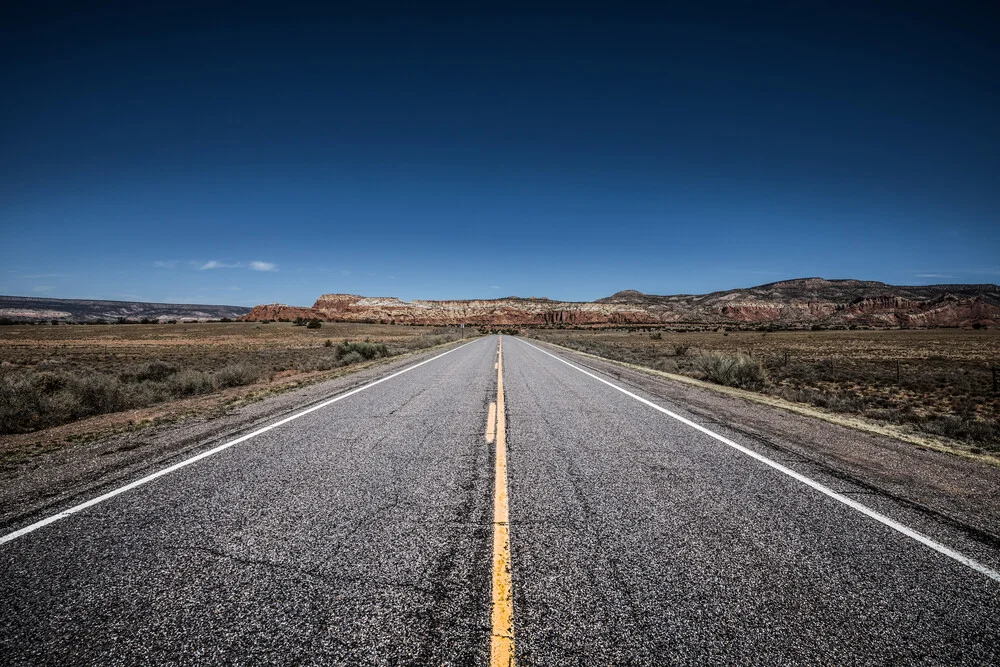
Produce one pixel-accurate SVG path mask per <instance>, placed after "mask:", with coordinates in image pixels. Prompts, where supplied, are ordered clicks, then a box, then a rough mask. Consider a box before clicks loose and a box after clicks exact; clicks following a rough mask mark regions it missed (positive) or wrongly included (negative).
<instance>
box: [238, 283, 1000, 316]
mask: <svg viewBox="0 0 1000 667" xmlns="http://www.w3.org/2000/svg"><path fill="white" fill-rule="evenodd" d="M298 317H304V318H319V319H322V320H329V321H338V322H383V323H395V324H430V325H454V324H469V325H486V326H547V325H550V326H551V325H570V326H615V325H629V324H632V325H657V324H659V325H671V324H676V325H685V326H709V325H711V326H721V325H758V324H764V325H766V324H774V325H777V326H784V327H808V326H811V325H814V324H819V325H821V326H850V325H858V326H866V327H885V328H888V327H898V326H912V327H928V326H930V327H941V326H973V325H975V324H980V325H987V326H998V325H1000V287H998V286H996V285H930V286H920V287H897V286H893V285H887V284H885V283H879V282H870V281H859V280H824V279H822V278H805V279H802V280H789V281H783V282H779V283H771V284H768V285H761V286H759V287H752V288H749V289H736V290H729V291H725V292H713V293H711V294H702V295H676V296H656V295H651V294H643V293H641V292H636V291H634V290H628V291H624V292H618V293H617V294H614V295H612V296H610V297H607V298H604V299H599V300H597V301H594V302H571V301H552V300H550V299H537V298H531V299H522V298H518V297H507V298H504V299H482V300H466V301H420V300H417V301H402V300H400V299H396V298H394V297H364V296H359V295H356V294H324V295H323V296H321V297H320V298H319V299H317V301H316V303H315V304H313V306H312V307H311V308H305V307H297V306H285V305H282V304H270V305H262V306H257V307H255V308H253V309H252V310H251V311H250V313H249V314H248V315H246V316H245V317H244V318H243V319H246V320H274V319H295V318H298Z"/></svg>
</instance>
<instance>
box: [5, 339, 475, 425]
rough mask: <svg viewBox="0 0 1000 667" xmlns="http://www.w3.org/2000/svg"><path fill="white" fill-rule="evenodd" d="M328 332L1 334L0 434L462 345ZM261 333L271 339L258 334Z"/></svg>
mask: <svg viewBox="0 0 1000 667" xmlns="http://www.w3.org/2000/svg"><path fill="white" fill-rule="evenodd" d="M331 328H332V329H335V332H336V333H337V334H341V335H345V338H344V339H343V340H342V341H341V342H340V343H336V344H335V343H333V342H332V340H331V339H329V338H325V339H324V337H323V336H322V335H319V336H318V335H316V332H315V330H313V331H307V330H306V329H305V328H295V329H293V327H292V326H291V325H290V324H289V325H286V324H270V325H268V326H266V327H263V328H262V327H261V325H260V324H256V323H242V322H237V323H202V324H196V325H189V326H187V327H183V328H181V327H174V326H169V325H153V326H149V327H146V326H137V325H128V326H126V325H108V326H104V327H100V330H99V332H95V331H94V329H96V328H95V327H87V326H74V327H52V328H48V327H41V326H23V327H17V326H15V327H4V329H5V330H9V331H10V334H8V331H4V332H3V333H4V334H5V335H4V336H3V337H2V338H0V435H4V434H16V433H28V432H32V431H37V430H40V429H45V428H49V427H52V426H58V425H61V424H66V423H69V422H73V421H76V420H79V419H84V418H87V417H91V416H95V415H101V414H109V413H114V412H120V411H124V410H133V409H137V408H145V407H149V406H153V405H156V404H159V403H165V402H169V401H173V400H178V399H182V398H189V397H194V396H201V395H208V394H213V393H216V392H219V391H221V390H223V389H226V388H229V387H243V386H249V385H254V384H258V383H263V382H268V381H270V380H272V379H274V378H275V377H276V376H278V375H279V374H280V375H281V376H282V377H284V376H291V375H295V374H299V373H308V372H314V371H329V370H332V369H336V368H342V367H346V366H351V365H353V364H358V363H361V362H364V361H370V360H373V359H380V358H386V357H392V356H396V355H398V354H402V353H405V352H409V351H415V350H420V349H425V348H429V347H434V346H436V345H440V344H443V343H446V342H450V341H454V340H458V339H459V338H461V337H462V336H461V335H460V332H457V331H456V330H454V329H442V328H430V327H403V326H399V327H392V326H390V325H381V326H377V325H337V324H328V325H327V330H326V331H325V332H324V333H326V334H327V335H329V334H330V333H331V332H330V331H329V329H331ZM136 329H144V330H146V331H145V334H146V335H145V336H144V335H143V332H137V331H135V330H136ZM262 329H263V330H264V331H266V334H263V335H258V334H260V332H261V330H262ZM16 330H20V331H16ZM56 331H58V337H54V336H53V334H54V333H55V332H56ZM289 331H293V332H294V333H293V334H292V335H287V334H288V332H289ZM299 332H301V335H299ZM74 334H75V335H74ZM95 334H96V335H95ZM347 336H350V338H355V337H360V338H362V340H360V341H359V340H351V339H350V338H348V337H347Z"/></svg>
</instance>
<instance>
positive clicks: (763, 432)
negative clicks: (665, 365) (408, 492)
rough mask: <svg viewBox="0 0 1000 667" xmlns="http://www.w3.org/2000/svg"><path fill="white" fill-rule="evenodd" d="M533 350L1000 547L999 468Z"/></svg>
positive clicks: (743, 399)
mask: <svg viewBox="0 0 1000 667" xmlns="http://www.w3.org/2000/svg"><path fill="white" fill-rule="evenodd" d="M532 344H536V345H539V347H543V348H545V349H548V350H549V351H551V352H553V353H556V354H559V355H560V356H562V357H563V358H565V359H567V360H569V361H571V362H573V363H575V364H577V365H579V366H581V367H584V368H588V369H590V370H591V371H595V372H598V373H601V374H604V375H606V376H608V377H609V378H614V379H615V380H616V381H617V382H618V383H620V384H623V385H626V386H628V387H629V388H631V389H638V390H639V391H641V392H644V393H645V394H647V395H649V396H650V397H651V398H658V399H660V400H663V401H666V402H667V403H669V404H674V405H677V406H682V409H683V410H684V411H685V412H687V413H689V414H690V415H691V416H692V418H693V419H695V420H696V421H698V422H699V423H702V424H706V425H708V424H722V425H725V426H726V427H727V428H729V429H731V430H734V431H736V432H738V433H739V434H741V435H742V436H744V437H746V438H749V439H751V440H752V441H753V442H755V443H756V444H757V445H759V446H761V447H762V448H764V449H766V450H770V451H772V452H775V453H776V454H777V455H780V456H797V457H802V458H803V459H806V460H808V461H810V462H811V463H813V464H815V465H819V466H821V467H822V468H824V469H826V470H827V471H828V472H829V473H830V474H832V475H834V476H837V477H840V478H843V479H847V480H850V481H852V482H854V483H856V484H859V485H861V486H863V487H867V488H869V489H871V490H872V491H873V492H878V493H880V494H882V495H885V496H887V497H890V498H892V499H894V500H897V501H902V502H904V503H906V504H909V505H912V506H914V507H916V508H919V509H921V510H923V511H926V512H930V513H933V514H935V515H937V516H939V517H940V518H941V519H943V520H946V521H947V522H949V523H953V524H956V527H959V528H964V529H965V530H966V531H967V532H969V533H971V534H972V536H973V537H975V538H976V539H979V540H985V541H988V542H991V543H993V544H1000V534H998V532H997V526H1000V495H998V494H997V489H998V488H1000V468H998V467H997V466H995V465H991V464H990V463H988V462H985V461H982V460H977V459H975V458H968V457H960V456H955V455H953V454H952V453H949V452H945V451H938V450H935V449H931V448H929V447H923V446H918V445H915V444H914V443H912V442H906V441H903V440H900V439H898V438H895V437H891V436H889V435H887V434H881V433H877V432H872V431H871V430H864V431H863V430H859V429H856V428H852V427H851V426H850V425H848V424H843V423H833V422H831V421H825V420H822V419H820V418H818V417H817V416H816V415H811V414H807V413H805V412H803V411H795V410H788V409H786V408H785V407H784V406H779V405H777V404H773V402H772V401H762V400H756V399H757V398H758V397H757V396H756V395H754V396H747V395H744V394H749V393H750V392H739V391H738V390H730V389H729V388H722V389H723V390H719V389H720V388H717V387H715V386H706V385H707V383H702V382H698V381H691V382H688V381H686V380H688V379H689V378H684V379H683V380H680V379H678V378H675V377H670V376H667V375H666V374H664V373H660V372H658V371H654V370H652V369H646V368H642V367H638V366H633V365H631V364H624V363H621V362H616V361H612V360H609V359H604V358H602V357H596V356H594V355H590V354H586V353H581V352H577V351H575V350H570V349H567V348H564V347H561V346H558V345H554V344H551V343H546V342H543V341H538V340H532ZM737 392H738V393H737ZM761 398H768V397H761Z"/></svg>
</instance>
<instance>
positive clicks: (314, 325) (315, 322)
mask: <svg viewBox="0 0 1000 667" xmlns="http://www.w3.org/2000/svg"><path fill="white" fill-rule="evenodd" d="M321 326H323V323H322V322H320V321H319V320H315V319H314V320H309V323H308V324H306V329H319V328H320V327H321Z"/></svg>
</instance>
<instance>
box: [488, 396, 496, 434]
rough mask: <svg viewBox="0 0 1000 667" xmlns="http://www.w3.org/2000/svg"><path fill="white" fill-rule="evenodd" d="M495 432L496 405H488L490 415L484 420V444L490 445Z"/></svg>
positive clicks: (494, 402)
mask: <svg viewBox="0 0 1000 667" xmlns="http://www.w3.org/2000/svg"><path fill="white" fill-rule="evenodd" d="M496 432H497V403H496V401H493V402H491V403H490V414H489V416H488V417H487V418H486V442H489V443H492V442H493V437H494V436H495V435H496Z"/></svg>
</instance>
